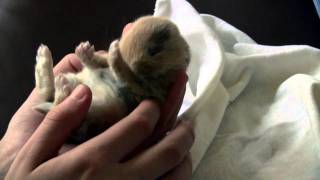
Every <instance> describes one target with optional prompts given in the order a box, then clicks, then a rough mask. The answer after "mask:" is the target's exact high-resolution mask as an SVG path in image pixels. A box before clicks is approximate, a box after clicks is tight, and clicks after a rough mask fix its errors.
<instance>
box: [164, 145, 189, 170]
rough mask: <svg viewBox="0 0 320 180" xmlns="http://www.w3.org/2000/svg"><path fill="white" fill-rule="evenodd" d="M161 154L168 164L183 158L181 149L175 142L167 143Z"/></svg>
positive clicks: (175, 162)
mask: <svg viewBox="0 0 320 180" xmlns="http://www.w3.org/2000/svg"><path fill="white" fill-rule="evenodd" d="M163 156H164V159H165V160H166V162H168V163H169V164H170V165H175V164H178V163H179V162H181V161H182V160H183V159H184V153H183V151H182V150H181V149H180V148H179V147H178V145H176V144H170V145H168V146H167V147H166V148H165V149H164V151H163Z"/></svg>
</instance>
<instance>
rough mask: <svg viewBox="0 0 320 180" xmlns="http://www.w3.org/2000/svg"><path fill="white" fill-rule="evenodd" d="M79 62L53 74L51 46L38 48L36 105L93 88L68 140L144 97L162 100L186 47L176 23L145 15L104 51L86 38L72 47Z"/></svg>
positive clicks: (104, 124)
mask: <svg viewBox="0 0 320 180" xmlns="http://www.w3.org/2000/svg"><path fill="white" fill-rule="evenodd" d="M75 53H76V54H77V55H78V57H79V58H80V60H81V62H82V64H83V66H84V67H83V70H82V71H81V72H79V73H76V74H75V73H66V74H60V75H58V76H56V77H54V76H53V70H52V68H53V65H52V64H53V63H52V57H51V53H50V50H49V49H48V48H47V47H46V46H44V45H41V46H40V47H39V49H38V54H37V58H36V59H37V64H36V68H35V69H36V70H35V77H36V87H37V88H38V90H39V92H40V94H41V96H42V97H43V98H44V99H45V102H44V103H42V104H39V105H38V106H36V107H35V108H36V109H37V110H39V111H41V112H44V113H46V112H48V111H49V110H50V108H52V107H53V106H55V105H57V104H59V103H60V102H62V101H63V100H64V99H65V98H66V97H67V96H68V95H70V93H71V92H72V90H73V89H74V88H75V87H76V86H77V85H78V84H85V85H87V86H88V87H89V88H90V89H91V91H92V103H91V106H90V109H89V112H88V114H87V116H86V119H85V120H84V121H83V123H82V124H81V127H80V128H79V129H78V130H77V131H76V132H75V133H74V134H73V136H72V138H71V139H72V140H73V141H76V142H81V141H84V140H86V139H88V138H90V137H92V136H94V135H96V134H97V133H99V132H101V131H103V130H105V129H106V128H108V127H109V126H110V125H112V124H114V123H115V122H116V121H117V120H119V119H121V118H122V117H124V116H125V115H127V114H128V113H129V112H130V111H131V110H132V109H133V108H134V107H135V106H136V105H137V104H138V103H139V102H141V101H142V100H143V99H145V98H155V99H157V100H159V101H160V102H163V101H164V99H165V97H166V96H167V93H168V90H169V88H170V85H171V84H172V82H173V80H174V76H175V74H176V72H177V71H178V70H179V69H185V68H186V67H187V65H188V63H189V59H190V54H189V48H188V45H187V43H186V42H185V40H184V39H183V38H182V36H181V35H180V33H179V31H178V28H177V27H176V26H175V25H174V24H173V23H172V22H170V21H169V20H167V19H165V18H160V17H152V16H146V17H142V18H140V19H138V20H137V21H136V22H135V23H134V24H133V26H132V28H131V29H130V30H129V31H128V32H127V33H125V34H124V35H123V36H122V37H121V39H120V41H119V40H115V41H114V42H112V43H111V45H110V48H109V52H108V54H107V55H101V54H98V53H96V52H95V50H94V47H93V46H91V45H90V44H89V42H85V43H81V44H80V45H79V46H78V47H77V48H76V50H75Z"/></svg>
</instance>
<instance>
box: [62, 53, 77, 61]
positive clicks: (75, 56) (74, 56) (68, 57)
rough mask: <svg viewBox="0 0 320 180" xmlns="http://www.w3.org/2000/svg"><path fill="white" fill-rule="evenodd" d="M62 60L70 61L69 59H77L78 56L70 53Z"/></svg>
mask: <svg viewBox="0 0 320 180" xmlns="http://www.w3.org/2000/svg"><path fill="white" fill-rule="evenodd" d="M64 58H65V59H68V60H70V59H78V56H77V55H76V54H74V53H70V54H67V55H66V56H65V57H64Z"/></svg>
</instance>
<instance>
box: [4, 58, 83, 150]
mask: <svg viewBox="0 0 320 180" xmlns="http://www.w3.org/2000/svg"><path fill="white" fill-rule="evenodd" d="M81 68H82V65H81V63H80V60H79V58H78V57H77V56H76V55H74V54H70V55H67V56H65V57H64V58H63V59H62V60H61V61H60V62H59V63H58V64H57V65H56V67H55V68H54V72H55V74H58V73H64V72H77V71H79V70H81ZM41 102H42V99H41V97H40V96H39V94H38V93H37V91H36V89H33V91H32V92H31V94H30V95H29V97H28V98H27V100H26V101H25V102H24V103H23V104H22V105H21V107H20V108H19V109H18V111H17V112H16V113H15V114H14V116H13V117H12V119H11V121H10V124H9V128H8V130H10V129H27V130H26V131H21V132H19V133H18V134H17V133H16V132H9V131H8V132H7V133H14V134H15V137H16V139H18V140H21V141H22V142H27V140H28V139H29V138H30V136H31V135H32V134H33V132H34V131H35V130H36V128H37V127H38V126H39V124H40V123H41V121H42V119H43V118H44V116H45V115H44V114H43V113H40V112H38V111H35V110H33V109H32V107H34V106H36V105H38V104H39V103H41ZM21 120H24V123H21ZM23 145H24V143H17V147H16V148H17V149H19V148H21V146H23Z"/></svg>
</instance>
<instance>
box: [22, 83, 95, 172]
mask: <svg viewBox="0 0 320 180" xmlns="http://www.w3.org/2000/svg"><path fill="white" fill-rule="evenodd" d="M90 104H91V92H90V90H89V88H88V87H86V86H84V85H79V86H78V87H76V88H75V90H74V91H73V92H72V94H71V95H70V96H69V97H67V98H66V99H65V100H64V101H63V102H62V103H60V104H59V105H57V106H55V107H54V108H52V109H51V110H50V111H49V112H48V114H47V115H46V116H45V118H44V120H43V122H42V123H41V124H40V126H39V127H38V129H37V130H36V131H35V133H34V134H33V135H32V136H31V138H30V139H29V141H28V142H27V143H26V145H25V146H24V147H23V149H22V152H21V153H19V154H23V155H22V156H25V157H29V158H27V159H25V160H26V161H27V163H29V165H30V166H29V167H30V168H32V169H34V168H36V167H37V166H39V165H40V164H41V163H43V162H44V161H46V160H48V159H50V158H52V157H54V156H55V155H57V153H58V151H59V149H60V148H61V146H62V145H63V144H64V142H65V141H66V139H67V138H68V136H69V135H70V133H71V131H72V130H73V129H74V128H76V127H77V126H79V125H80V123H81V120H83V118H84V117H85V115H86V113H87V111H88V109H89V106H90Z"/></svg>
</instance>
